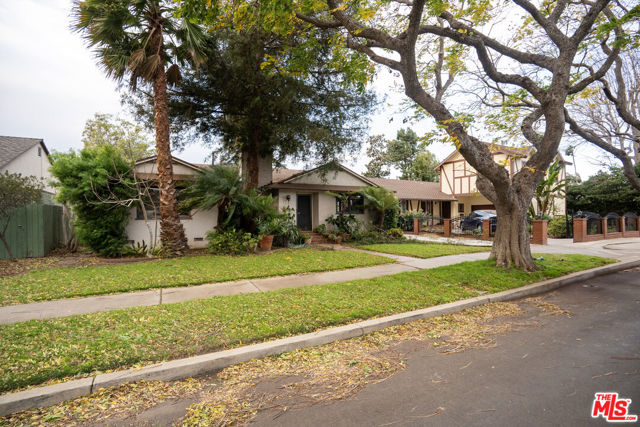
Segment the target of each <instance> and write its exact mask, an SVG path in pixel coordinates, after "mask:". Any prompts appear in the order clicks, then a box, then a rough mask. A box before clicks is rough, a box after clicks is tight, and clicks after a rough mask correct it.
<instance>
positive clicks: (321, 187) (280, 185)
mask: <svg viewBox="0 0 640 427" xmlns="http://www.w3.org/2000/svg"><path fill="white" fill-rule="evenodd" d="M265 188H277V189H281V190H303V191H304V190H306V191H358V190H361V189H363V188H365V186H364V185H362V186H352V185H326V184H296V183H287V182H276V183H274V184H268V185H265Z"/></svg>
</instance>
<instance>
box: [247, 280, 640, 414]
mask: <svg viewBox="0 0 640 427" xmlns="http://www.w3.org/2000/svg"><path fill="white" fill-rule="evenodd" d="M545 301H546V302H549V303H552V304H556V305H558V306H559V307H561V308H563V309H565V310H567V311H568V312H569V314H568V315H556V316H548V317H542V318H541V317H540V316H539V315H538V314H533V313H532V314H531V315H530V319H527V316H524V317H523V318H522V319H521V320H522V321H523V322H526V321H527V320H531V321H538V322H540V327H536V328H523V329H521V330H519V331H515V332H511V333H508V334H506V335H502V336H498V337H497V345H496V346H495V347H494V348H490V349H482V350H480V349H475V350H468V351H465V352H462V353H453V354H442V353H438V352H437V351H436V350H434V349H433V348H431V347H424V346H423V347H422V348H417V349H416V350H415V351H414V352H413V353H411V354H410V355H409V357H408V360H407V368H406V370H404V371H402V372H400V373H398V374H396V375H395V376H392V377H391V378H389V379H387V380H386V381H383V382H381V383H378V384H375V385H371V386H368V387H366V388H365V389H364V390H363V391H362V392H360V393H358V394H357V395H355V396H353V397H352V398H350V399H347V400H342V401H338V402H336V403H333V404H330V405H316V406H312V407H308V408H303V409H299V410H290V411H288V412H285V413H281V412H270V411H266V412H262V413H260V414H258V417H257V418H256V419H255V420H254V422H253V423H252V425H258V426H327V425H330V426H333V427H338V426H422V425H435V426H468V425H474V426H477V425H480V426H513V425H519V426H541V425H554V426H555V425H566V426H584V425H604V424H606V423H605V422H604V420H602V419H601V418H600V419H598V420H593V419H591V417H590V411H591V406H592V402H593V398H594V393H596V392H608V391H615V392H618V393H619V394H620V397H621V398H622V397H624V398H630V399H632V403H631V410H630V413H631V414H637V415H640V269H635V270H634V271H627V272H622V273H618V274H612V275H608V276H602V277H600V278H596V279H592V280H589V281H587V282H584V283H581V284H575V285H571V286H568V287H565V288H562V289H560V290H558V291H555V292H553V293H552V294H548V295H547V296H546V297H545ZM541 319H542V320H541ZM274 417H275V418H274Z"/></svg>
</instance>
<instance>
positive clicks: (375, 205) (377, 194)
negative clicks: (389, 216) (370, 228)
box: [360, 187, 398, 230]
mask: <svg viewBox="0 0 640 427" xmlns="http://www.w3.org/2000/svg"><path fill="white" fill-rule="evenodd" d="M360 194H362V197H364V198H365V199H366V200H367V201H368V202H369V204H368V208H369V209H371V210H373V211H375V212H376V213H377V215H378V228H379V229H381V230H382V229H383V228H384V217H385V212H386V211H389V210H392V209H394V210H396V209H398V199H397V198H396V196H395V194H393V191H391V190H388V189H386V188H384V187H366V188H363V189H362V190H360Z"/></svg>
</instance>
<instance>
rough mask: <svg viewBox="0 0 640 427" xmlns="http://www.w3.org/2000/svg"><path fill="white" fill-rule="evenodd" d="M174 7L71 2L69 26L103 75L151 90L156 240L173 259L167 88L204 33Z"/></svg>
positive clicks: (176, 245) (194, 57)
mask: <svg viewBox="0 0 640 427" xmlns="http://www.w3.org/2000/svg"><path fill="white" fill-rule="evenodd" d="M175 7H176V6H175V3H173V2H170V1H164V0H75V3H74V8H73V15H74V18H75V22H74V27H75V29H76V30H77V31H79V32H81V33H82V34H83V37H84V38H85V39H86V40H87V41H88V43H89V46H90V47H91V48H93V49H94V50H95V52H96V56H97V57H98V59H99V60H100V63H101V65H102V67H103V68H104V70H105V72H106V74H107V76H108V77H112V78H114V79H115V80H116V81H122V79H123V78H125V76H126V77H128V79H129V86H130V87H131V89H132V90H135V89H136V87H137V83H138V81H139V80H141V81H143V82H145V83H149V84H151V86H152V89H153V105H154V121H155V129H156V153H157V168H158V187H159V189H160V197H159V198H160V240H161V242H162V245H163V246H165V247H167V248H169V250H170V251H171V252H172V253H173V254H176V255H179V254H180V253H182V251H183V250H184V249H186V247H187V239H186V237H185V234H184V228H183V227H182V224H181V223H180V217H179V213H178V208H177V198H176V189H175V183H174V179H173V167H172V162H171V145H170V141H169V109H168V99H167V84H177V83H178V82H179V81H180V78H181V76H180V68H179V65H181V64H184V63H185V61H186V60H190V61H192V62H193V63H194V64H195V65H196V67H197V66H198V65H199V64H200V63H201V62H202V61H203V60H204V58H203V55H202V47H203V42H202V40H203V32H202V30H201V28H200V27H198V26H197V25H194V24H193V23H191V22H189V21H188V20H187V19H184V18H182V19H177V18H174V16H175V14H174V13H173V12H175V10H173V9H174V8H175Z"/></svg>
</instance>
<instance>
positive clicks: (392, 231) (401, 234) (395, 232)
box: [387, 228, 404, 240]
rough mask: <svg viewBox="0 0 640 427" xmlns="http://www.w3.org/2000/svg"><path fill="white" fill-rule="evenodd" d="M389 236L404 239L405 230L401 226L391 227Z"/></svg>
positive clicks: (388, 231) (388, 232)
mask: <svg viewBox="0 0 640 427" xmlns="http://www.w3.org/2000/svg"><path fill="white" fill-rule="evenodd" d="M387 237H389V238H390V239H397V240H402V239H404V232H403V231H402V229H400V228H390V229H389V230H387Z"/></svg>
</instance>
